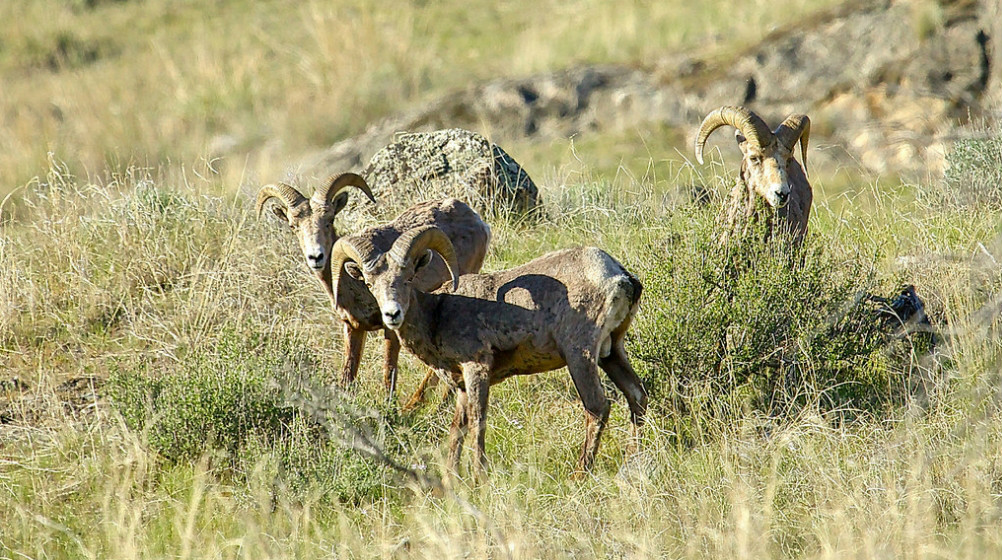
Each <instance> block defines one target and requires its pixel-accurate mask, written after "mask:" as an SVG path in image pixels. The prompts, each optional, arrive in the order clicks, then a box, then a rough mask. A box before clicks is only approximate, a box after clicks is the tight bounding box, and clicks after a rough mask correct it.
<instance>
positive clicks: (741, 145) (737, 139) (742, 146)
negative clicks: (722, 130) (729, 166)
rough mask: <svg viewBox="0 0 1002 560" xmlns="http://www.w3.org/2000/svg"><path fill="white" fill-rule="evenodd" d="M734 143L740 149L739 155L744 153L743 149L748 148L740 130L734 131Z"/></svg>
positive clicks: (746, 140)
mask: <svg viewBox="0 0 1002 560" xmlns="http://www.w3.org/2000/svg"><path fill="white" fill-rule="evenodd" d="M734 141H735V142H737V143H738V148H740V149H741V153H742V154H743V153H745V149H747V147H748V139H747V138H745V135H744V134H741V131H740V130H735V131H734Z"/></svg>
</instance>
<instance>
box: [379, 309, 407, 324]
mask: <svg viewBox="0 0 1002 560" xmlns="http://www.w3.org/2000/svg"><path fill="white" fill-rule="evenodd" d="M403 316H404V312H403V310H402V309H400V306H399V305H393V306H386V307H385V308H384V309H383V322H384V323H386V324H387V325H388V326H396V325H399V324H400V322H401V321H402V320H403Z"/></svg>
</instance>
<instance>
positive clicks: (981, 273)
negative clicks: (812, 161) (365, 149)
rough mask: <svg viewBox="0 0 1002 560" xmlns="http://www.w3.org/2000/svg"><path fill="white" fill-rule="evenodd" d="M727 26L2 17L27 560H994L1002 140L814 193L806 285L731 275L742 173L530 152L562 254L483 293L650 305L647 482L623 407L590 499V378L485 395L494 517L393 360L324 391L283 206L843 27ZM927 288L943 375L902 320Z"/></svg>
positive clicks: (3, 424) (758, 8) (1000, 489)
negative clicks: (574, 293)
mask: <svg viewBox="0 0 1002 560" xmlns="http://www.w3.org/2000/svg"><path fill="white" fill-rule="evenodd" d="M729 4H730V3H726V2H715V1H713V2H704V3H700V4H699V5H698V6H697V5H693V6H692V7H685V8H671V9H670V8H669V7H658V6H655V5H648V3H645V2H635V3H627V4H625V5H624V4H623V3H618V4H617V6H619V9H616V10H613V9H611V8H610V7H608V6H609V5H608V4H607V3H604V2H580V3H575V4H574V5H573V6H570V5H566V4H565V3H558V2H544V3H543V5H542V8H545V9H547V10H549V13H550V14H552V17H549V18H543V19H541V18H539V17H538V16H536V15H534V14H538V13H540V10H541V9H542V8H541V7H540V4H539V3H538V2H537V3H535V4H533V5H532V7H531V8H530V7H528V6H526V5H524V4H522V3H520V2H513V3H502V4H500V5H498V6H497V7H493V8H488V7H468V6H467V5H466V4H463V5H460V4H459V3H456V2H451V1H448V2H439V3H427V4H423V3H381V4H374V3H369V2H364V1H359V2H340V3H337V4H336V7H332V6H334V4H328V3H322V2H308V3H303V4H301V5H297V6H295V7H288V5H287V4H286V3H278V2H245V1H232V2H214V3H203V2H166V1H161V0H148V1H146V2H130V1H113V0H108V1H100V0H91V1H83V0H79V1H69V0H67V1H56V0H43V1H40V2H27V1H24V2H22V1H20V0H18V1H15V2H5V3H3V4H0V29H2V32H0V37H2V43H0V80H3V82H2V84H0V87H2V90H3V91H4V96H2V97H0V105H2V107H3V111H0V115H3V117H2V118H3V119H5V120H4V126H3V127H2V128H0V147H2V148H3V149H0V184H2V185H3V189H7V190H8V191H9V189H11V188H17V187H22V188H21V189H20V190H19V191H18V192H17V196H16V198H12V199H11V200H9V201H8V206H7V207H6V208H5V209H4V211H10V210H13V212H14V214H13V215H14V219H13V220H9V221H7V222H5V223H4V224H3V225H2V226H0V228H2V229H0V558H23V557H30V558H39V557H43V558H79V557H87V558H91V557H95V558H96V557H114V558H160V557H181V558H194V557H199V558H201V557H214V558H300V557H303V558H305V557H310V558H314V557H334V558H356V557H358V558H461V557H496V558H540V557H568V558H570V557H612V558H662V557H686V558H706V557H712V558H719V557H777V558H779V557H784V558H785V557H811V558H844V557H860V558H872V557H905V556H907V557H912V558H939V557H963V558H992V557H997V556H999V554H1000V553H1002V410H1000V401H1002V399H1000V397H1002V393H1000V391H1002V375H1000V374H1002V318H1000V313H999V312H1000V296H999V294H1000V291H1002V266H1000V265H999V261H1000V260H1002V221H1000V220H999V219H998V216H999V213H1000V211H1002V190H1000V187H999V185H1002V177H1000V175H999V170H1000V169H1002V151H1000V149H999V148H1000V142H999V140H998V138H999V137H1000V133H999V131H998V130H991V131H987V132H989V134H986V135H985V136H986V138H988V140H979V141H973V142H966V143H962V144H960V145H958V146H956V147H955V149H954V151H953V152H952V153H951V154H950V156H949V159H950V162H951V168H950V172H949V173H948V174H947V176H946V177H945V178H942V179H936V180H930V181H928V182H926V183H923V184H917V185H916V184H901V183H900V182H897V181H893V180H890V179H883V180H882V181H880V182H879V183H878V182H876V181H862V182H861V181H860V180H859V179H858V176H856V175H855V174H854V172H852V170H849V171H848V172H844V171H843V172H839V173H837V174H836V173H827V172H822V173H818V172H817V171H816V170H813V173H812V176H811V177H812V181H813V183H814V188H815V193H816V195H817V198H816V201H815V206H814V211H813V214H812V218H811V233H810V236H809V237H808V240H807V243H806V247H805V249H804V251H803V253H797V254H792V253H791V252H789V251H788V250H784V249H783V248H782V247H781V246H780V245H767V246H764V247H759V246H748V247H738V248H737V249H734V250H733V251H732V252H722V251H720V250H719V249H718V247H717V245H716V244H715V243H714V242H713V237H714V232H715V227H716V226H715V218H716V214H717V210H718V207H719V204H720V202H721V200H720V196H719V194H718V193H720V192H722V191H723V190H724V189H725V188H726V185H727V184H728V183H729V182H730V181H732V180H733V179H732V177H730V176H728V174H727V172H726V169H727V168H728V167H730V166H733V164H734V163H735V162H734V161H730V160H729V161H728V162H727V163H728V165H727V166H725V165H724V164H723V163H722V162H720V161H719V160H717V161H714V162H713V163H712V164H711V165H709V166H705V167H702V168H700V169H694V168H691V167H686V166H685V163H684V162H683V158H682V157H681V156H678V155H677V154H676V153H674V152H672V151H671V148H672V145H673V144H674V142H675V140H672V139H671V138H667V139H666V138H664V137H662V135H660V134H659V133H660V132H663V131H632V132H624V133H622V136H616V137H601V138H587V139H577V140H575V141H574V142H567V143H554V144H552V145H548V146H525V147H524V148H523V147H518V146H516V147H515V148H514V150H512V151H513V153H514V154H515V155H516V157H518V158H519V159H520V160H522V161H526V160H528V161H533V162H536V163H535V164H534V165H535V167H534V168H536V169H540V172H539V173H538V174H537V175H538V176H541V177H542V180H540V181H539V182H540V183H541V186H542V194H543V197H544V200H545V201H546V202H545V204H546V208H545V210H546V212H545V216H546V217H545V219H542V220H540V221H538V222H534V223H531V224H525V223H504V222H498V223H495V224H492V226H493V227H494V233H495V236H494V240H493V246H492V248H491V250H490V253H489V255H488V258H487V263H486V265H485V269H487V270H497V269H502V268H506V267H509V266H513V265H516V264H518V263H521V262H524V261H525V260H527V259H529V258H532V257H534V256H536V255H539V254H541V253H543V252H545V251H548V250H552V249H555V248H560V247H567V246H571V245H577V244H585V243H587V244H595V245H599V246H601V247H603V248H605V249H607V250H608V251H609V252H610V253H612V254H613V255H615V256H617V257H618V258H620V259H621V260H622V261H623V262H624V264H626V266H627V267H628V268H629V269H630V270H632V271H634V272H636V273H637V274H638V275H639V276H640V277H641V279H642V280H643V282H644V284H645V294H644V299H643V303H642V307H641V312H640V314H639V316H638V317H637V320H636V322H635V325H634V327H633V329H632V334H631V336H630V338H629V339H628V351H629V353H630V355H631V358H632V359H633V362H634V364H635V366H636V368H637V369H638V371H639V372H640V373H641V374H642V376H643V377H644V379H645V382H646V383H647V385H648V388H649V390H650V392H651V395H652V405H651V412H650V417H649V422H648V425H647V426H646V427H645V429H644V432H643V434H642V435H641V438H640V441H639V445H638V448H637V449H636V450H631V449H629V447H630V443H631V442H630V437H629V427H628V426H629V422H628V416H627V413H626V410H625V409H626V406H625V402H624V401H623V399H622V398H620V397H618V395H617V394H616V393H615V389H614V388H613V387H611V386H609V387H608V390H609V394H610V396H612V397H614V399H615V400H614V404H613V408H612V418H611V421H610V427H609V428H608V430H607V432H606V435H605V436H604V440H603V442H602V447H601V450H600V452H599V457H598V460H597V464H596V468H595V470H594V472H592V473H591V474H590V475H588V476H586V477H585V478H584V479H583V480H572V479H571V478H570V477H569V475H570V474H571V469H572V467H573V464H574V460H575V457H576V455H577V449H578V446H579V445H580V443H581V441H582V439H583V430H582V427H583V422H582V414H581V407H580V403H579V401H578V398H577V396H576V394H575V391H574V388H573V385H572V384H571V382H570V380H569V378H568V375H567V373H566V371H565V370H560V371H556V372H552V373H549V374H544V375H538V376H531V377H526V378H520V379H513V380H509V381H507V382H505V383H503V384H501V385H498V386H496V387H495V388H493V389H492V391H491V408H490V412H489V419H488V433H487V453H488V456H489V458H490V461H491V478H490V480H489V481H488V482H486V483H484V484H482V485H479V486H477V485H473V484H472V483H470V482H469V481H467V480H465V479H464V480H461V481H457V482H455V483H452V484H449V483H446V484H445V486H439V485H438V480H439V476H440V473H441V466H442V463H443V457H444V443H445V440H446V435H447V432H448V426H449V423H450V421H451V401H449V400H448V399H444V401H443V398H442V397H441V396H440V395H437V394H436V395H431V396H430V397H429V402H428V403H427V404H426V405H425V406H424V407H422V408H421V409H419V410H418V411H416V412H415V413H413V414H402V413H401V412H400V411H399V407H398V405H397V403H396V402H392V401H391V402H387V401H386V400H385V398H384V395H383V393H382V389H381V385H382V383H381V375H380V374H379V371H378V370H379V367H380V348H379V346H380V345H379V344H373V343H372V341H370V344H369V345H368V350H367V355H366V359H365V361H364V363H363V367H362V371H361V373H360V378H359V383H358V385H357V386H356V387H355V388H354V389H353V390H351V391H347V392H345V391H341V390H340V389H338V388H337V387H336V386H335V385H333V384H332V383H331V381H332V380H333V378H334V375H335V373H336V372H337V371H338V369H339V365H340V361H341V352H340V348H341V341H340V331H339V329H338V328H337V325H336V323H335V320H334V317H333V315H332V313H331V312H330V310H329V304H328V303H327V301H326V300H325V298H324V297H323V295H322V293H321V291H320V289H318V286H317V285H316V283H315V280H314V279H313V278H312V276H311V275H310V274H308V273H307V271H306V270H305V269H304V267H303V265H302V263H301V257H300V256H299V255H298V248H297V247H296V245H295V242H294V240H293V239H292V237H291V235H289V233H288V231H287V228H283V227H280V226H278V225H276V224H274V223H272V222H270V221H268V220H258V219H257V217H256V216H255V215H254V213H253V209H252V207H251V201H250V199H249V198H248V197H247V196H246V194H247V193H249V192H252V191H253V189H254V188H255V187H256V185H257V181H258V180H259V178H262V177H272V176H273V175H276V174H281V173H282V172H283V166H285V165H287V162H289V161H294V160H295V157H296V154H297V153H299V151H301V150H304V149H307V148H310V147H313V146H318V145H323V144H325V143H327V142H330V141H331V140H333V139H336V138H339V137H341V136H342V135H344V134H346V133H348V132H351V131H354V130H358V129H359V128H361V127H364V125H365V123H366V122H368V121H369V120H370V119H373V118H377V117H378V116H380V115H382V114H385V113H386V112H388V111H391V110H394V109H396V108H397V107H399V106H400V105H406V104H408V103H414V102H418V101H419V100H420V99H422V98H424V97H426V96H430V95H433V94H435V93H437V92H441V91H447V90H449V89H451V88H455V87H462V86H463V85H464V84H465V83H466V82H467V81H469V80H471V79H476V78H482V77H489V76H493V75H498V74H504V75H508V74H512V73H514V74H518V73H523V72H529V71H535V70H540V69H546V68H557V67H561V66H564V65H567V64H570V63H573V62H576V61H603V60H606V61H607V60H615V61H632V62H635V63H646V62H650V61H651V60H652V59H654V58H656V57H658V56H662V55H663V54H665V53H670V52H671V51H672V50H674V49H682V48H689V47H691V46H693V45H695V44H696V43H698V42H701V41H709V42H710V43H711V44H712V45H713V48H716V49H722V50H726V49H735V48H739V47H740V46H741V44H742V43H743V42H745V41H752V40H754V39H755V38H756V37H757V36H758V35H759V34H761V33H765V32H766V31H767V30H768V29H769V27H770V26H771V25H773V24H777V23H782V22H783V19H775V18H777V17H781V18H794V17H797V15H798V14H803V13H806V12H809V11H811V10H814V9H817V8H819V7H820V6H822V5H823V4H824V3H822V2H812V1H802V2H801V1H794V2H790V3H784V4H783V6H784V7H783V9H779V8H777V6H776V4H775V3H772V4H766V3H763V2H750V3H744V4H742V6H741V7H737V8H735V7H731V6H730V5H729ZM15 15H16V16H17V22H16V23H15V21H14V19H12V18H13V16H15ZM28 22H33V23H34V25H28ZM748 22H752V23H756V24H757V25H748ZM224 136H225V137H227V138H231V139H232V140H231V139H225V138H223V137H224ZM664 136H668V135H667V134H666V135H664ZM224 140H225V142H224ZM214 142H220V143H230V144H232V142H236V147H233V146H232V145H231V146H229V147H227V148H226V150H224V151H225V152H226V154H227V155H226V156H225V157H224V159H223V160H219V161H215V160H211V158H209V157H208V156H209V154H211V153H212V150H213V147H212V145H213V143H214ZM217 148H218V145H217ZM218 149H221V148H218ZM520 149H524V151H523V152H522V153H518V152H517V150H520ZM48 151H52V152H54V153H53V154H52V155H49V154H47V152H48ZM527 165H528V164H527ZM32 177H35V178H36V179H34V180H31V178H32ZM537 178H538V177H537ZM692 184H699V185H708V186H711V187H713V189H712V193H711V197H710V200H709V202H708V203H706V202H701V201H699V200H696V198H695V197H693V196H691V194H690V192H689V189H690V185H692ZM0 192H2V191H0ZM846 192H849V193H853V195H854V196H848V195H845V194H841V193H846ZM341 226H342V227H347V226H346V225H345V224H341ZM724 270H729V271H731V274H729V275H723V274H722V273H721V272H722V271H724ZM906 283H908V284H914V285H915V286H916V287H917V289H918V292H919V294H920V295H921V296H922V297H923V299H924V300H925V302H926V304H927V308H928V311H929V313H930V316H931V317H932V319H933V321H934V325H935V326H936V328H937V330H938V331H939V333H938V339H937V340H935V341H933V340H932V339H931V337H930V336H929V333H922V332H919V333H915V334H912V335H909V336H903V335H900V334H894V333H893V332H892V331H893V327H894V324H893V323H891V324H890V327H888V325H885V324H882V323H881V322H880V321H878V320H875V319H874V314H873V312H874V311H875V310H876V309H879V306H878V305H877V304H875V303H873V302H870V301H868V300H867V299H866V295H867V294H878V295H884V296H890V295H893V294H894V293H896V292H897V290H898V289H899V287H900V286H901V285H902V284H906ZM402 367H403V371H402V377H401V385H402V389H403V391H404V392H406V391H408V390H410V389H412V388H413V387H414V386H415V385H416V383H417V382H418V380H419V379H420V378H421V377H422V376H423V374H424V368H423V367H422V366H421V365H420V364H419V363H418V362H417V361H416V360H414V359H412V358H410V357H408V356H404V357H403V360H402ZM469 455H470V454H469V453H467V454H466V458H467V460H468V458H469ZM394 465H395V466H394ZM466 466H467V467H468V466H469V465H468V464H467V465H466Z"/></svg>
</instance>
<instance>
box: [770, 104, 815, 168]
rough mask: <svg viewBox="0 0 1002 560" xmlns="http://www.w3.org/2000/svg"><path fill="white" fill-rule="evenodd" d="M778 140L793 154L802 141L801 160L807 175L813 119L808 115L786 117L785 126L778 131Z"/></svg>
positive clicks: (781, 126)
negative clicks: (798, 142)
mask: <svg viewBox="0 0 1002 560" xmlns="http://www.w3.org/2000/svg"><path fill="white" fill-rule="evenodd" d="M775 134H776V138H777V139H778V140H779V141H780V143H781V144H783V146H785V147H786V149H787V150H790V152H793V148H794V146H796V145H797V141H798V140H799V141H800V159H801V160H803V162H804V173H805V174H806V173H807V141H808V140H809V139H810V137H811V119H809V118H807V115H801V114H793V115H790V116H789V117H786V120H785V121H783V124H781V125H779V127H778V128H777V129H776V132H775Z"/></svg>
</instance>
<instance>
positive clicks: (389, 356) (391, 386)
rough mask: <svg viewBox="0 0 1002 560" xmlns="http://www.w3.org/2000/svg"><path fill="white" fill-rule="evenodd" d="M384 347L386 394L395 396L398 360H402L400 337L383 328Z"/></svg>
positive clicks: (384, 383)
mask: <svg viewBox="0 0 1002 560" xmlns="http://www.w3.org/2000/svg"><path fill="white" fill-rule="evenodd" d="M383 339H384V342H383V349H384V350H385V357H384V361H383V385H384V386H385V387H386V394H387V395H389V396H391V397H392V396H393V393H394V392H395V391H396V390H397V362H398V361H399V360H400V339H399V338H397V335H396V334H395V333H394V332H393V331H391V330H390V329H383Z"/></svg>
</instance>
